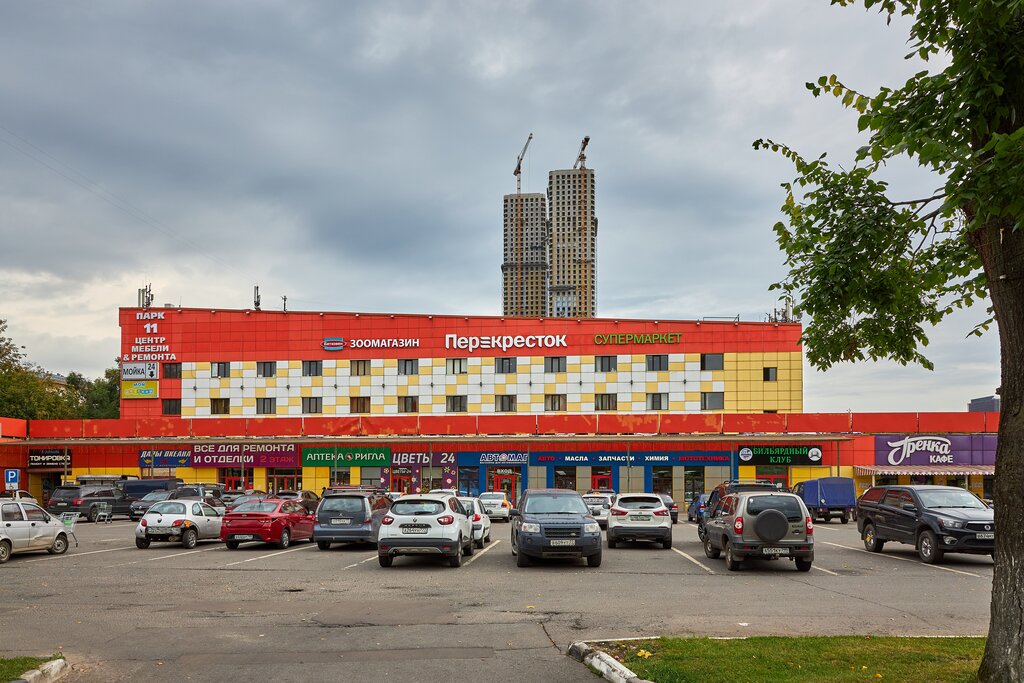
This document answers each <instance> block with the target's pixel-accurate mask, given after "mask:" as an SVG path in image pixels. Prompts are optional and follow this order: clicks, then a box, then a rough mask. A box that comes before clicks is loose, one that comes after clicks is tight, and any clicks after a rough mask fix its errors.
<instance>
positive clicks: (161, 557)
mask: <svg viewBox="0 0 1024 683" xmlns="http://www.w3.org/2000/svg"><path fill="white" fill-rule="evenodd" d="M209 550H224V548H223V547H222V546H221V545H220V544H219V543H218V544H216V545H214V546H212V547H210V548H200V549H199V550H189V551H188V552H184V553H174V554H173V555H157V556H156V557H147V558H143V559H140V560H135V561H133V562H122V563H121V564H110V565H107V566H106V567H104V569H113V568H114V567H129V566H131V565H133V564H138V563H139V562H156V561H158V560H169V559H170V558H172V557H181V556H182V555H191V554H192V553H205V552H207V551H209Z"/></svg>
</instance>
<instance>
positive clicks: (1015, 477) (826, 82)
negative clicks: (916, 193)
mask: <svg viewBox="0 0 1024 683" xmlns="http://www.w3.org/2000/svg"><path fill="white" fill-rule="evenodd" d="M855 1H856V0H832V4H835V5H850V4H855ZM860 2H862V4H863V5H864V6H865V7H866V8H868V9H871V8H876V9H878V10H879V11H880V13H881V14H882V15H884V16H885V17H886V18H887V19H888V20H890V21H891V20H892V18H893V17H894V16H899V15H902V16H906V17H909V19H910V21H911V22H912V23H911V30H910V44H911V46H912V47H911V49H912V52H911V53H910V54H909V55H907V57H908V58H912V59H921V60H924V62H925V63H926V64H928V63H929V60H931V59H932V58H938V59H939V60H940V61H941V62H942V63H943V64H948V66H945V67H944V68H937V67H934V68H930V69H925V70H923V71H921V72H920V73H917V74H916V75H914V76H912V77H911V78H910V79H908V80H907V81H906V83H905V84H904V85H903V86H902V87H900V88H897V89H889V88H880V89H879V90H878V91H877V92H876V93H873V94H868V93H865V92H861V91H859V90H856V89H854V88H853V87H850V86H849V85H848V84H846V83H844V82H842V81H841V80H840V79H839V78H837V77H836V76H834V75H832V76H823V77H821V78H820V79H819V80H818V81H817V82H816V83H808V84H807V87H808V89H810V90H811V92H812V93H813V94H814V95H815V96H819V95H821V94H830V95H833V96H835V97H836V98H838V99H840V100H841V102H842V104H843V105H844V106H846V107H848V108H852V109H854V110H856V111H857V112H858V113H859V117H858V127H859V130H860V131H866V132H867V133H868V135H869V139H868V142H867V144H866V145H865V146H864V147H861V148H860V149H859V150H857V153H856V164H855V165H854V166H853V167H852V168H850V169H849V170H844V169H842V168H838V167H835V168H833V167H832V166H830V165H829V163H828V162H827V160H826V157H825V156H824V155H822V156H820V157H818V158H816V159H811V160H808V159H806V158H804V157H803V156H801V155H800V154H799V153H797V152H796V151H794V150H793V149H791V148H789V147H787V146H786V145H784V144H781V143H778V142H774V141H772V140H758V141H756V142H755V143H754V146H755V147H756V148H759V149H764V148H768V149H771V150H773V151H775V152H779V153H781V154H783V155H785V156H786V157H787V158H788V159H790V160H791V161H792V162H793V163H794V165H795V167H796V173H797V175H796V177H795V179H794V180H793V181H792V182H789V183H784V184H783V188H784V189H785V191H786V192H785V195H786V197H785V203H784V204H783V207H782V210H783V213H784V214H785V216H786V219H787V220H786V221H785V222H784V223H778V224H777V225H776V226H775V230H776V233H777V236H778V242H779V245H780V246H781V247H782V249H783V250H784V251H785V253H786V258H787V265H788V266H789V271H788V273H787V275H786V277H785V279H784V280H783V281H782V282H780V283H777V284H776V285H774V288H781V289H782V290H783V291H785V292H787V293H788V294H789V295H790V296H792V297H793V298H794V301H795V303H796V308H797V309H798V310H802V311H803V312H805V313H807V314H808V315H809V320H810V321H809V323H808V324H807V325H806V327H805V329H804V341H805V343H806V345H807V348H808V351H807V358H808V360H809V361H810V362H811V363H812V364H813V365H815V366H816V367H819V368H827V367H829V366H831V365H833V364H834V363H837V362H841V361H855V360H861V359H864V358H872V359H878V358H890V359H894V360H896V361H898V362H900V363H904V364H906V363H911V362H914V363H920V364H921V365H923V366H925V367H927V368H931V367H932V364H931V363H930V362H929V361H928V359H927V358H925V356H924V355H923V354H922V353H921V351H920V348H921V347H922V346H925V345H927V343H928V337H927V334H926V329H927V326H929V325H934V324H936V323H938V322H939V321H940V320H942V319H943V318H944V317H945V316H946V315H948V314H949V313H950V312H952V311H953V310H955V309H956V308H963V307H967V306H970V305H972V304H973V303H975V302H976V301H984V300H986V299H987V300H988V301H989V302H990V304H991V307H990V309H989V310H990V312H991V314H992V317H991V319H990V320H988V321H985V322H982V323H981V324H980V325H979V326H978V328H977V329H976V330H975V332H976V333H979V334H980V333H981V332H982V331H983V330H984V329H987V328H988V326H989V324H990V323H991V322H993V321H994V322H995V324H996V325H997V328H998V333H999V340H1000V366H1001V367H1000V369H1001V374H1002V389H1001V397H1002V414H1001V417H1000V424H999V445H998V452H997V471H998V476H997V477H996V482H995V502H996V505H995V513H996V528H997V529H998V533H997V534H996V552H995V574H994V579H993V584H992V603H991V621H990V625H989V638H988V644H987V648H986V651H985V657H984V660H983V661H982V665H981V669H980V671H979V674H978V676H979V679H980V680H982V681H986V682H987V681H1005V682H1007V683H1010V682H1011V681H1012V682H1013V683H1019V681H1022V680H1024V638H1022V637H1021V633H1022V632H1024V506H1021V505H1020V501H1021V500H1024V410H1022V409H1024V353H1022V349H1024V128H1022V123H1024V0H860ZM933 61H934V60H933ZM897 157H909V158H910V159H911V160H913V161H916V162H917V163H918V164H919V165H920V166H921V167H923V168H925V169H927V170H929V171H931V172H933V173H934V175H935V177H936V183H937V185H938V189H937V190H936V191H935V192H933V193H930V196H927V197H920V198H906V197H899V196H896V195H893V194H892V192H891V190H890V187H889V183H887V182H886V181H885V180H884V179H881V178H880V177H879V171H880V170H881V169H882V168H883V167H884V165H885V164H886V162H888V161H889V160H891V159H895V158H897Z"/></svg>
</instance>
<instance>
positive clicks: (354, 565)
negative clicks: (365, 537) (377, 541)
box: [342, 553, 377, 571]
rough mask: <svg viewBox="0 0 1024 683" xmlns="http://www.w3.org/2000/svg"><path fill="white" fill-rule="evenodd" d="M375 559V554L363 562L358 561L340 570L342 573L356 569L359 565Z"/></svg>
mask: <svg viewBox="0 0 1024 683" xmlns="http://www.w3.org/2000/svg"><path fill="white" fill-rule="evenodd" d="M376 559H377V553H374V554H373V555H370V556H369V557H368V558H366V559H365V560H359V561H358V562H354V563H353V564H350V565H348V566H347V567H342V570H343V571H344V570H345V569H352V567H358V566H359V565H361V564H364V563H366V562H369V561H370V560H376Z"/></svg>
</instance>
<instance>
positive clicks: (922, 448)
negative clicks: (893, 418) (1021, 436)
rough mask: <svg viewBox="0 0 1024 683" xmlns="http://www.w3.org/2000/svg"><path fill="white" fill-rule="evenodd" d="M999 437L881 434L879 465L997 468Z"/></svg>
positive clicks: (877, 450) (877, 447)
mask: <svg viewBox="0 0 1024 683" xmlns="http://www.w3.org/2000/svg"><path fill="white" fill-rule="evenodd" d="M996 441H997V437H996V435H995V434H880V435H877V436H875V464H876V465H895V466H898V465H994V464H995V463H996Z"/></svg>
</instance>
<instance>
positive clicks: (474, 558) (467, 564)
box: [463, 541, 501, 567]
mask: <svg viewBox="0 0 1024 683" xmlns="http://www.w3.org/2000/svg"><path fill="white" fill-rule="evenodd" d="M499 543H501V541H495V542H494V543H492V544H490V545H489V546H487V547H486V548H484V549H483V550H481V551H480V552H478V553H473V557H471V558H469V559H468V560H466V561H465V562H464V563H463V564H465V565H466V566H467V567H468V566H469V565H471V564H473V563H474V562H476V558H478V557H480V556H481V555H483V554H484V553H486V552H487V551H488V550H490V549H491V548H493V547H494V546H496V545H498V544H499Z"/></svg>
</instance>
